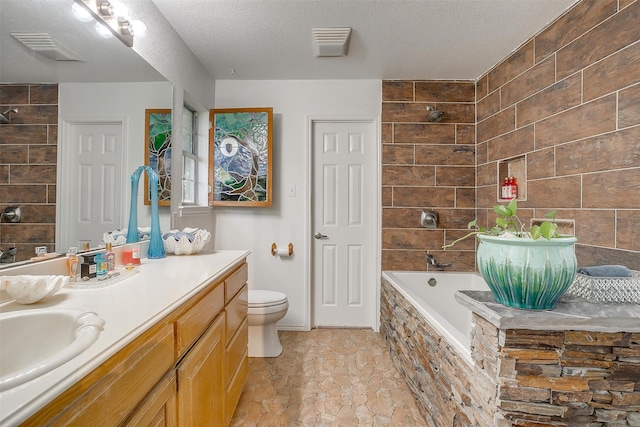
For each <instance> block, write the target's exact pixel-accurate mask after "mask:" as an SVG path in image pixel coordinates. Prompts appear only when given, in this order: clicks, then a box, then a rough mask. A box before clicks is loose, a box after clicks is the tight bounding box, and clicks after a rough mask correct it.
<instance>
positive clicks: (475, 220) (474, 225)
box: [467, 218, 479, 229]
mask: <svg viewBox="0 0 640 427" xmlns="http://www.w3.org/2000/svg"><path fill="white" fill-rule="evenodd" d="M467 228H468V229H472V228H479V227H478V218H476V219H474V220H473V221H471V222H470V223H469V224H467Z"/></svg>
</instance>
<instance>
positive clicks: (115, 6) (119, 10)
mask: <svg viewBox="0 0 640 427" xmlns="http://www.w3.org/2000/svg"><path fill="white" fill-rule="evenodd" d="M111 14H112V16H114V17H115V18H116V19H117V20H118V21H120V22H123V21H128V20H129V8H128V7H127V6H126V5H124V4H123V3H121V2H119V1H113V2H111Z"/></svg>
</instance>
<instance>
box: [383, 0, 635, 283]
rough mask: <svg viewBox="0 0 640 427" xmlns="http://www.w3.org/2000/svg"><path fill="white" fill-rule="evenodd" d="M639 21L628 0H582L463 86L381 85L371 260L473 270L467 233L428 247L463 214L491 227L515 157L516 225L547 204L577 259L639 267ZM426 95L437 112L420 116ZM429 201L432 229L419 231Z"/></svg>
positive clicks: (453, 232)
mask: <svg viewBox="0 0 640 427" xmlns="http://www.w3.org/2000/svg"><path fill="white" fill-rule="evenodd" d="M638 22H640V1H635V0H630V1H625V0H620V1H618V0H583V1H581V2H579V3H577V4H576V5H575V6H574V7H573V8H572V9H570V10H569V11H568V12H567V13H566V14H564V15H563V16H562V17H560V18H559V19H557V20H556V21H554V22H553V23H551V24H550V25H549V26H548V27H546V28H544V29H542V30H541V31H540V32H539V33H538V34H537V35H535V36H534V37H532V38H531V39H530V40H528V41H527V42H526V43H524V44H523V45H522V46H521V47H520V48H519V49H517V50H516V51H514V53H513V54H511V55H510V56H509V57H507V58H506V59H505V60H503V61H501V62H500V63H499V64H498V65H496V66H495V67H494V68H492V69H491V70H489V71H488V72H487V73H486V74H484V75H483V76H481V77H480V78H479V79H478V81H477V82H475V83H473V82H453V81H450V82H446V81H384V82H383V84H382V144H383V147H382V212H383V214H382V215H383V220H382V268H383V270H391V269H401V270H414V271H417V270H425V269H426V268H427V267H426V265H425V263H424V259H423V257H424V254H425V253H427V252H429V253H432V254H434V256H435V257H436V260H437V261H438V262H440V263H451V264H452V266H451V267H449V268H447V269H446V270H452V271H472V270H474V269H475V261H474V258H475V244H474V242H473V241H472V240H471V239H469V240H467V241H465V242H463V243H462V244H458V245H456V246H455V247H454V248H453V249H448V250H446V251H442V250H441V249H440V248H441V246H442V244H443V243H444V242H451V241H452V240H454V239H456V238H458V237H460V236H462V235H463V234H464V233H465V231H466V226H467V223H468V222H469V221H471V220H472V219H473V218H474V217H476V215H477V217H478V218H479V221H480V223H481V224H483V225H487V226H489V225H491V224H492V223H493V220H494V215H493V210H492V207H493V206H494V205H495V204H497V203H500V202H501V200H500V199H499V198H498V196H499V193H498V191H499V188H498V186H499V184H500V181H501V180H502V179H503V178H504V177H503V176H500V175H499V172H498V170H499V167H500V165H502V169H501V170H504V162H507V161H509V160H510V159H518V160H520V159H524V162H518V164H521V163H523V164H524V176H523V177H521V182H520V184H521V185H523V186H525V187H526V200H524V199H523V200H520V201H519V208H520V213H521V214H522V215H523V216H524V217H525V219H526V221H529V219H530V218H540V217H543V216H544V214H545V213H547V212H549V211H551V210H553V209H556V208H557V209H558V210H559V213H558V216H557V218H559V219H566V220H573V221H575V233H576V236H577V238H578V242H579V243H578V244H577V245H576V253H577V256H578V262H579V264H580V265H582V266H586V265H597V264H624V265H627V266H628V267H630V268H632V269H635V270H640V26H639V25H638ZM474 85H475V95H472V94H470V93H469V91H470V90H471V89H470V88H469V87H470V86H474ZM427 105H432V106H436V107H437V108H438V109H442V110H445V111H447V110H448V111H449V112H450V115H449V116H445V119H444V120H443V121H442V122H441V123H433V124H432V123H426V117H427V114H428V113H427V111H426V106H427ZM474 115H475V117H474ZM474 144H475V145H474ZM473 166H476V169H475V170H474V168H473ZM474 173H475V174H474ZM519 173H520V174H521V175H522V172H519ZM431 208H433V209H434V210H436V211H437V212H439V213H440V220H441V221H440V225H439V227H438V229H437V230H425V229H423V228H421V227H420V222H419V218H420V211H421V210H423V209H431Z"/></svg>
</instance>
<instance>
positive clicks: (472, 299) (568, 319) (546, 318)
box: [455, 291, 640, 332]
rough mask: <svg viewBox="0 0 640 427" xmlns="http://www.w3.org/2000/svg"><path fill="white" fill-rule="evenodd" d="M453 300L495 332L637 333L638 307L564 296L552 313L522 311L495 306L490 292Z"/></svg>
mask: <svg viewBox="0 0 640 427" xmlns="http://www.w3.org/2000/svg"><path fill="white" fill-rule="evenodd" d="M455 298H456V301H457V302H458V303H460V304H462V305H463V306H465V307H467V308H468V309H469V310H471V311H472V312H474V313H476V314H477V315H479V316H481V317H483V318H484V319H486V320H487V321H489V322H490V323H491V324H493V325H494V326H496V327H497V328H499V329H532V330H547V331H563V330H572V331H594V332H640V305H639V304H604V303H600V304H595V303H590V302H588V301H587V300H585V299H583V298H580V297H575V296H570V295H565V296H563V297H562V298H560V300H559V301H558V304H557V305H556V308H554V309H553V310H524V309H519V308H512V307H507V306H505V305H502V304H499V303H497V302H495V300H494V299H493V295H492V293H491V292H490V291H457V292H456V294H455Z"/></svg>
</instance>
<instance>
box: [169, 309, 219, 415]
mask: <svg viewBox="0 0 640 427" xmlns="http://www.w3.org/2000/svg"><path fill="white" fill-rule="evenodd" d="M224 350H225V342H224V314H221V315H219V316H218V317H217V318H216V320H215V321H214V322H213V324H212V325H211V326H210V327H209V329H207V331H206V332H205V333H204V335H203V336H202V337H201V338H200V340H198V342H196V344H195V345H194V346H193V348H192V349H191V350H190V351H189V352H188V353H187V355H186V356H185V357H184V359H183V360H182V361H181V362H180V363H179V364H178V368H177V371H178V423H179V425H180V426H181V427H187V426H223V425H224V403H225V391H226V390H225V384H224V369H223V368H224V366H223V364H224Z"/></svg>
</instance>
